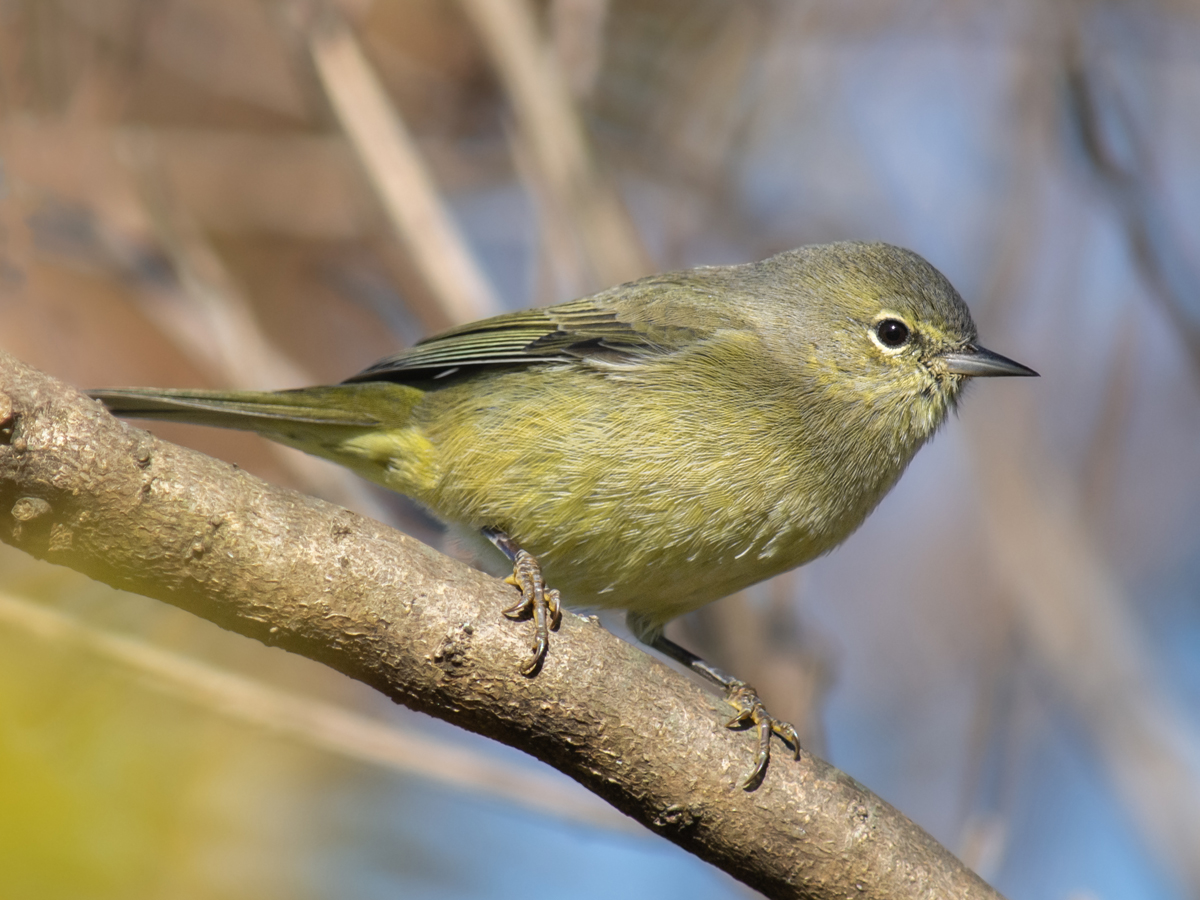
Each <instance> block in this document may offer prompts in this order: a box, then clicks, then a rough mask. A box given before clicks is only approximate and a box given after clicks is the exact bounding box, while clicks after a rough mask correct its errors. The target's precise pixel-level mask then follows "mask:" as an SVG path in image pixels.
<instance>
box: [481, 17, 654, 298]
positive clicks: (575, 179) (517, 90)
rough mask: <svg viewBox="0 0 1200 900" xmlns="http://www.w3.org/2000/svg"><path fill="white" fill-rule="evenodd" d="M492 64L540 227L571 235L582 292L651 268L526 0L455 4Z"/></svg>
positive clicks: (614, 282) (626, 279)
mask: <svg viewBox="0 0 1200 900" xmlns="http://www.w3.org/2000/svg"><path fill="white" fill-rule="evenodd" d="M461 2H462V7H463V10H464V12H466V14H467V17H468V18H469V19H470V20H471V23H472V24H473V25H474V26H475V29H476V31H478V33H479V36H480V38H481V39H482V41H483V44H484V46H485V47H486V48H487V50H488V53H489V54H490V55H491V57H492V59H493V60H494V62H495V65H496V71H497V74H498V75H499V76H500V79H501V81H502V82H503V83H504V86H505V88H506V89H507V91H508V95H509V98H510V99H511V101H512V104H513V108H514V110H515V111H516V119H517V135H516V136H515V137H514V139H515V140H517V141H520V142H521V143H522V144H523V145H524V147H525V148H526V150H527V152H528V155H529V160H530V164H529V165H526V166H524V167H523V168H522V174H523V175H524V176H525V177H527V178H534V179H536V183H535V185H534V189H535V193H537V194H539V195H540V197H541V200H542V202H541V204H540V206H541V207H542V212H543V215H544V216H545V215H547V214H549V218H548V220H547V221H546V222H544V223H543V227H545V228H557V229H565V230H566V233H568V234H571V235H573V236H574V237H575V240H576V244H577V252H578V254H579V260H580V264H581V265H582V266H583V267H584V268H585V270H587V271H588V274H589V276H590V282H591V283H590V284H585V285H582V286H581V288H582V289H581V291H580V292H587V291H589V290H596V289H597V288H601V287H604V286H606V285H610V284H617V283H619V282H622V281H629V280H630V279H633V278H637V277H639V276H641V275H645V274H647V272H648V271H649V270H650V266H649V263H648V261H647V258H646V254H645V252H644V250H643V249H642V245H641V241H640V240H639V238H638V236H637V231H636V229H635V228H634V226H633V222H632V220H631V219H630V217H629V214H628V213H627V212H626V210H625V207H624V206H623V205H622V203H621V200H620V198H619V197H618V195H617V193H616V191H614V190H613V189H612V187H611V186H610V185H609V184H608V183H607V182H606V181H605V180H604V179H603V178H602V177H601V176H600V174H599V172H598V171H597V169H596V166H595V163H594V161H593V159H592V155H591V152H590V149H589V147H588V140H587V135H586V133H585V131H584V127H583V122H582V120H581V119H580V116H579V113H578V111H577V110H576V108H575V104H574V102H573V101H572V99H571V95H570V92H569V90H568V87H567V80H566V78H565V77H564V76H563V74H562V72H561V70H560V68H559V66H558V64H557V62H556V60H555V58H554V52H553V48H552V46H551V44H550V42H549V41H547V40H545V39H543V38H542V36H541V34H540V33H539V29H538V23H537V20H536V18H535V16H534V11H533V8H532V7H531V5H530V4H529V3H528V0H461Z"/></svg>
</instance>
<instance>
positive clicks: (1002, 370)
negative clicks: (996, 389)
mask: <svg viewBox="0 0 1200 900" xmlns="http://www.w3.org/2000/svg"><path fill="white" fill-rule="evenodd" d="M942 361H943V362H945V364H946V369H947V370H948V371H950V372H953V373H954V374H955V375H971V376H973V377H981V376H982V377H987V376H996V375H1033V376H1037V372H1035V371H1033V369H1031V368H1029V366H1023V365H1021V364H1020V363H1019V362H1017V361H1016V360H1012V359H1009V358H1008V357H1007V356H1001V355H1000V354H999V353H993V352H992V351H991V350H986V349H984V348H983V347H979V346H977V345H975V344H967V346H965V347H962V348H960V349H958V350H951V351H950V352H949V353H943V354H942Z"/></svg>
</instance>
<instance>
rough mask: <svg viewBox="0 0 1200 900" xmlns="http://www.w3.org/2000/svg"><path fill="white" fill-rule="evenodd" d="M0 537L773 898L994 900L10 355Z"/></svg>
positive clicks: (634, 664)
mask: <svg viewBox="0 0 1200 900" xmlns="http://www.w3.org/2000/svg"><path fill="white" fill-rule="evenodd" d="M0 509H2V510H5V511H6V514H5V515H4V516H3V517H0V539H3V540H4V541H5V542H7V543H10V544H12V545H13V546H16V547H18V548H20V549H23V550H25V551H27V552H29V553H31V554H33V555H35V556H38V557H40V558H43V559H47V560H49V561H51V562H54V563H58V564H61V565H67V566H70V567H71V568H74V569H77V570H78V571H81V572H84V573H85V574H88V575H90V576H91V577H93V578H97V579H98V580H101V581H104V582H106V583H108V584H111V585H114V586H116V587H120V588H124V589H126V590H133V591H136V592H138V593H143V594H146V595H147V596H151V597H156V598H158V599H161V600H164V601H166V602H169V603H172V604H174V605H176V606H179V607H181V608H184V609H187V610H190V611H192V612H194V613H196V614H197V615H200V616H203V617H204V618H207V619H210V620H211V621H213V622H215V623H217V624H218V625H221V626H222V627H225V628H229V629H231V630H234V631H237V632H239V633H241V634H244V635H247V636H250V637H254V638H256V639H258V640H261V641H263V642H264V643H267V644H271V645H276V646H280V647H283V648H285V649H288V650H291V651H293V652H296V653H300V654H302V655H304V656H307V657H309V658H312V659H315V660H318V661H320V662H323V663H325V664H326V665H329V666H331V667H333V668H335V669H337V670H339V671H341V672H344V673H345V674H347V675H349V676H351V677H352V678H356V679H358V680H360V681H363V682H364V683H366V684H369V685H371V686H373V687H375V688H377V689H378V690H380V691H382V692H383V693H385V694H386V695H387V696H389V697H391V698H392V699H394V700H396V701H397V702H400V703H404V704H405V705H408V706H411V707H413V708H414V709H419V710H424V711H426V712H429V713H431V714H433V715H435V716H438V717H440V718H443V719H446V720H447V721H450V722H453V723H455V724H458V725H461V726H463V727H465V728H469V729H471V730H473V731H477V732H479V733H481V734H485V735H488V736H490V737H494V738H496V739H497V740H500V741H503V742H504V743H507V744H510V745H512V746H515V747H519V748H521V749H523V750H525V751H526V752H528V753H531V754H532V755H534V756H536V757H538V758H539V759H542V760H543V761H545V762H547V763H549V764H551V765H553V766H555V767H556V768H558V769H560V770H561V771H563V772H565V773H566V774H568V775H570V776H571V777H572V778H575V779H576V780H578V781H580V782H581V783H582V784H583V785H584V786H586V787H588V788H589V789H591V790H592V791H594V792H595V793H597V794H598V795H600V796H601V797H602V798H604V799H606V800H608V801H609V802H610V803H612V804H613V805H614V806H616V807H617V808H618V809H620V810H621V811H623V812H625V813H626V814H628V815H630V816H632V817H633V818H634V819H636V820H637V821H639V822H641V823H642V824H644V825H646V826H647V827H648V828H650V829H652V830H653V831H656V832H657V833H659V834H661V835H663V836H664V837H667V838H668V839H670V840H672V841H674V842H675V843H677V844H679V845H680V846H681V847H683V848H685V849H687V850H689V851H691V852H692V853H695V854H696V855H698V856H700V857H701V858H702V859H705V860H708V861H709V862H711V863H713V864H714V865H716V866H718V867H720V868H722V869H724V870H725V871H727V872H729V873H730V874H731V875H733V876H734V877H736V878H739V879H741V880H742V881H744V882H746V883H747V884H749V885H751V886H752V887H755V888H757V889H759V890H760V891H762V892H764V893H765V894H767V895H768V896H771V897H797V898H799V897H804V898H835V897H836V898H844V897H846V896H878V897H888V898H907V897H912V898H917V897H921V898H927V897H957V898H968V900H969V898H995V897H996V896H997V895H996V894H995V892H994V891H992V890H991V889H990V888H989V887H988V886H987V885H986V884H984V883H983V882H982V881H981V880H980V879H979V878H978V877H977V876H976V875H974V874H973V873H971V872H970V871H969V870H967V869H966V868H965V867H964V866H962V864H961V863H959V862H958V861H957V860H956V859H954V857H953V856H951V855H950V854H949V853H948V852H947V851H946V850H945V849H943V848H942V847H940V846H939V845H938V844H937V843H936V842H935V841H934V840H933V839H932V838H930V837H929V836H928V835H927V834H926V833H925V832H923V831H922V830H921V829H920V828H918V827H917V826H915V825H914V824H913V823H911V822H909V821H908V820H907V819H905V818H904V817H903V816H902V815H900V814H899V813H898V812H897V811H896V810H894V809H893V808H892V807H890V806H889V805H888V804H886V803H884V802H883V801H882V800H880V799H879V798H877V797H875V796H874V795H872V794H871V793H870V792H869V791H867V790H866V789H864V788H863V787H862V786H861V785H859V784H857V783H856V782H855V781H854V780H853V779H851V778H849V777H847V776H846V775H844V774H842V773H841V772H838V771H837V770H836V769H833V768H832V767H830V766H829V765H827V764H826V763H824V762H821V761H820V760H818V759H816V758H814V757H812V756H810V755H807V754H805V755H804V757H803V759H801V760H800V761H798V762H793V761H791V760H790V759H788V758H786V757H785V756H784V755H782V754H781V755H779V757H778V758H777V760H776V761H775V762H774V763H773V764H772V765H771V767H770V769H769V770H768V772H767V776H766V780H765V782H764V783H763V784H762V785H761V786H760V787H759V788H758V789H757V790H756V791H754V792H746V791H743V790H741V789H740V788H739V787H738V783H739V780H740V778H741V777H742V775H743V773H744V771H745V769H746V768H747V767H748V766H749V764H750V761H751V759H752V757H753V755H754V750H755V747H754V744H755V741H754V739H753V737H752V736H751V735H749V734H746V733H740V732H732V731H729V730H727V729H725V728H724V727H723V720H724V718H725V715H727V713H725V714H723V713H722V711H721V710H720V708H719V707H720V705H721V704H720V703H719V702H718V701H717V699H716V698H715V697H713V696H711V695H709V694H707V693H706V692H704V691H703V690H701V689H700V688H699V687H698V686H696V685H695V684H693V683H692V682H691V681H690V680H688V679H687V678H686V677H684V676H683V675H681V674H678V673H675V672H673V671H671V670H668V669H666V668H665V667H664V666H662V665H661V664H660V663H658V662H656V661H655V660H653V659H652V658H650V657H649V656H647V655H646V654H644V653H642V652H641V651H640V650H638V649H636V648H634V647H632V646H630V645H628V644H625V643H624V642H622V641H620V640H617V639H616V638H614V637H613V636H612V635H610V634H608V633H607V632H606V631H604V630H603V629H602V628H599V627H597V626H596V625H595V624H592V623H591V622H589V621H588V620H585V619H581V618H579V617H576V616H571V615H568V616H566V617H565V618H564V621H563V624H562V628H561V629H560V631H559V632H558V634H557V635H556V636H555V639H554V646H553V649H552V651H551V653H550V656H549V658H548V660H547V663H546V666H545V667H544V668H543V669H542V671H541V672H540V673H539V674H538V675H537V677H535V678H525V677H522V676H521V675H520V674H518V672H517V665H516V661H518V660H520V659H521V658H522V657H523V655H524V654H525V653H527V652H528V646H527V644H528V640H529V631H528V628H526V627H521V626H519V625H516V624H514V623H512V622H509V621H508V620H506V619H505V618H504V617H503V616H501V615H500V614H499V610H500V609H501V608H502V607H503V606H504V605H506V604H508V603H510V602H511V600H512V597H511V593H510V589H508V588H506V587H504V586H503V585H502V584H501V583H500V582H497V581H495V580H493V579H490V578H488V577H487V576H485V575H483V574H482V573H479V572H476V571H474V570H472V569H469V568H467V567H466V566H463V565H461V564H458V563H455V562H454V561H452V560H449V559H447V558H446V557H443V556H441V555H440V554H438V553H436V552H434V551H433V550H431V549H430V548H428V547H425V546H424V545H422V544H420V543H418V542H416V541H414V540H412V539H411V538H407V537H406V536H404V535H402V534H399V533H397V532H394V531H391V530H390V529H388V528H386V527H385V526H383V525H380V524H379V523H377V522H373V521H371V520H369V519H364V518H362V517H360V516H357V515H354V514H353V513H350V512H347V511H346V510H342V509H339V508H337V507H334V506H331V505H329V504H327V503H324V502H322V501H319V500H316V499H313V498H310V497H306V496H303V495H300V494H296V493H295V492H292V491H288V490H283V489H280V488H273V487H271V486H269V485H267V484H265V483H264V482H262V481H259V480H258V479H256V478H254V477H252V476H250V475H248V474H246V473H245V472H243V471H240V470H238V469H236V468H234V467H232V466H229V465H227V464H225V463H221V462H218V461H216V460H213V459H210V458H208V457H205V456H202V455H201V454H197V453H195V452H192V451H189V450H184V449H182V448H179V447H176V446H173V445H171V444H168V443H165V442H163V441H159V440H157V439H155V438H153V437H152V436H150V435H149V434H147V433H146V432H143V431H140V430H138V429H135V428H132V427H130V426H128V425H125V424H123V423H120V422H118V421H116V420H115V419H113V418H112V417H110V416H109V415H108V414H107V413H105V412H104V411H103V410H102V409H100V407H99V406H98V404H96V403H94V402H92V401H90V400H87V399H85V398H83V397H82V396H80V395H79V394H78V393H77V392H75V391H73V390H72V389H70V388H68V387H66V386H65V385H62V384H60V383H58V382H55V381H53V380H52V379H50V378H47V377H46V376H44V375H41V374H40V373H38V372H36V371H34V370H32V369H30V368H29V367H27V366H25V365H23V364H21V363H19V362H18V361H16V360H14V359H13V358H12V357H10V356H8V355H7V354H0Z"/></svg>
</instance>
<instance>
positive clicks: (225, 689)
mask: <svg viewBox="0 0 1200 900" xmlns="http://www.w3.org/2000/svg"><path fill="white" fill-rule="evenodd" d="M0 623H2V624H3V625H4V626H6V627H8V628H16V629H20V630H21V631H24V632H26V633H28V634H31V635H34V636H36V637H38V638H40V639H41V640H44V641H51V642H54V643H55V644H57V645H60V646H66V645H69V646H71V647H72V648H73V649H77V650H82V651H84V652H87V653H92V654H95V655H96V656H99V657H101V658H103V659H106V660H108V661H110V662H113V663H116V664H117V665H120V666H123V667H126V668H128V669H129V670H131V671H132V672H134V673H136V674H138V675H140V676H141V683H142V684H144V685H145V686H147V687H149V688H150V689H152V690H156V691H162V692H166V693H170V694H173V695H175V696H177V697H181V698H183V699H184V700H187V701H188V702H191V703H195V704H198V705H200V706H203V707H204V708H206V709H210V710H213V711H215V712H217V713H220V714H221V715H224V716H228V717H230V718H234V719H238V720H240V721H242V722H246V723H248V724H249V725H252V726H254V727H256V728H264V729H267V730H269V731H273V732H276V733H278V734H280V735H284V736H286V737H289V738H294V739H296V740H300V741H303V742H304V743H306V744H308V745H310V746H312V747H315V748H317V749H319V750H325V751H328V752H331V753H337V754H340V755H342V756H346V757H349V758H350V759H356V760H360V761H362V762H366V763H370V764H372V765H380V766H386V767H388V768H390V769H395V770H397V771H400V772H403V773H404V774H406V775H417V776H420V777H423V778H431V779H433V780H435V781H439V782H441V783H443V784H445V785H448V786H449V787H452V788H456V789H458V790H465V791H475V792H478V793H480V794H483V795H485V796H491V797H496V798H500V799H503V800H506V801H508V802H511V803H515V804H517V805H518V806H522V807H525V808H527V809H531V810H534V811H535V812H539V813H544V814H549V815H553V816H558V817H560V818H564V819H567V820H569V821H572V822H580V823H586V824H588V825H591V826H594V827H600V828H607V829H616V830H618V831H630V832H637V833H640V834H644V833H645V832H644V831H643V830H642V829H641V828H640V827H638V826H637V825H636V824H635V823H634V822H633V820H632V819H629V818H628V817H626V816H623V815H621V814H620V813H618V812H617V811H616V810H614V809H613V808H612V807H611V806H608V805H607V804H605V803H602V802H600V801H599V800H597V799H596V797H595V796H593V795H592V794H589V793H587V792H586V791H584V790H582V789H581V788H578V787H577V786H574V785H569V784H564V783H563V781H562V780H561V779H557V778H550V777H547V776H546V775H544V774H542V773H541V772H539V771H537V770H536V769H528V768H523V767H516V766H512V765H508V764H507V763H504V762H502V761H501V760H499V759H495V758H493V757H490V756H488V757H485V756H482V755H480V754H479V753H476V752H474V751H473V750H471V749H469V748H467V747H462V746H457V745H455V744H450V743H447V742H446V741H441V740H438V739H436V738H433V737H427V736H423V735H419V734H416V733H414V732H412V731H405V730H402V729H399V728H396V727H394V726H391V725H388V724H387V723H385V722H382V721H379V720H377V719H373V718H370V717H368V716H365V715H361V714H359V713H354V712H348V711H346V710H345V709H343V708H342V707H340V706H335V705H333V704H331V703H324V702H321V701H319V700H316V699H314V698H312V697H305V696H302V695H299V694H295V693H292V692H289V691H284V690H280V689H279V688H276V687H272V686H271V685H268V684H265V683H263V682H261V681H258V680H256V679H252V678H247V677H244V676H241V675H235V674H233V673H231V672H229V671H227V670H225V669H218V668H216V667H214V666H210V665H206V664H205V663H202V662H199V661H198V660H194V659H188V658H187V657H184V656H181V655H180V654H178V653H172V652H170V651H168V650H164V649H162V648H159V647H155V646H153V645H151V644H148V643H146V642H144V641H140V640H137V639H134V638H129V637H124V636H121V635H117V634H113V633H110V632H106V631H103V630H100V629H97V628H95V627H92V626H89V625H87V624H85V623H83V622H81V621H80V620H78V619H76V618H74V617H72V616H67V615H64V614H62V613H59V612H54V611H53V610H49V609H45V608H43V607H41V606H39V605H37V604H35V603H31V602H29V601H27V600H22V599H20V598H18V597H14V596H11V595H8V594H4V593H0Z"/></svg>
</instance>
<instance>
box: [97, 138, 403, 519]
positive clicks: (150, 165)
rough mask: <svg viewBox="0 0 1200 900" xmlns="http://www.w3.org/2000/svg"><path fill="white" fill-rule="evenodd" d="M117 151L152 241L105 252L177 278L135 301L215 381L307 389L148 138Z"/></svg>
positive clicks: (343, 478)
mask: <svg viewBox="0 0 1200 900" xmlns="http://www.w3.org/2000/svg"><path fill="white" fill-rule="evenodd" d="M122 151H123V152H122V155H123V156H124V158H125V161H126V164H127V165H128V167H129V169H130V171H131V172H132V173H133V175H134V180H135V181H136V183H137V185H138V187H139V189H140V192H141V199H142V201H143V202H144V204H145V209H146V210H147V212H148V219H149V222H150V223H151V224H152V226H153V227H154V230H155V235H154V236H155V238H157V240H156V241H153V243H151V241H150V240H149V239H148V236H146V235H139V234H135V233H131V232H127V231H118V230H116V229H112V228H110V229H108V230H107V231H106V234H107V236H108V243H109V245H110V249H112V250H113V252H114V253H115V254H116V255H118V256H119V257H120V258H123V259H124V261H125V262H126V264H127V266H128V268H129V269H130V270H134V269H136V267H137V266H138V264H139V259H140V258H141V257H144V256H145V255H146V254H147V253H148V252H149V250H148V248H149V247H152V246H157V247H161V248H163V249H164V250H165V251H166V253H167V255H168V256H169V258H170V260H171V263H172V270H173V272H174V275H175V278H177V279H178V281H176V280H175V278H171V279H166V280H160V281H157V282H155V281H151V280H146V279H143V283H142V284H141V288H142V289H141V290H140V291H138V292H137V294H136V296H137V298H138V299H139V301H140V305H141V307H142V309H143V311H144V312H145V314H146V316H147V317H148V318H150V319H151V320H152V321H154V322H155V323H156V324H157V325H158V326H159V328H160V329H161V330H162V331H163V333H164V334H167V335H169V336H170V337H171V338H172V340H173V341H174V342H175V344H176V345H177V346H178V347H179V348H180V350H182V351H183V352H184V353H185V354H186V355H187V356H188V357H189V358H191V359H192V360H193V361H194V362H195V363H196V364H198V365H199V366H200V367H201V368H202V369H204V370H205V371H207V372H208V373H209V375H210V376H211V377H212V379H213V381H214V382H215V383H217V384H222V385H229V386H232V387H238V388H247V389H258V390H270V389H273V388H284V387H301V386H304V385H306V384H311V383H312V382H313V379H312V378H311V377H310V376H309V375H308V374H307V373H306V372H305V371H304V369H303V368H302V367H300V366H297V365H296V364H295V363H293V362H292V361H291V360H290V359H288V358H287V357H286V356H285V355H284V354H282V353H281V352H280V351H279V350H278V349H276V347H275V345H274V344H273V342H272V341H271V340H270V339H269V338H268V337H267V336H266V334H264V333H263V331H262V329H261V328H260V327H259V325H258V322H257V320H256V319H255V316H254V314H253V312H252V310H251V309H250V307H249V305H248V303H247V302H246V300H245V298H244V297H243V295H242V292H241V291H240V289H239V288H238V286H237V284H236V283H235V281H234V279H233V278H232V276H231V275H230V274H229V272H228V270H227V269H226V267H225V264H224V263H223V262H222V260H221V258H220V256H219V255H218V254H217V253H216V251H215V250H214V249H213V248H212V247H211V246H210V244H209V243H208V241H207V239H206V238H205V236H204V234H203V232H201V231H200V229H199V228H197V227H196V225H195V223H194V222H193V221H192V219H191V216H190V215H188V213H187V211H186V210H184V209H183V208H182V207H181V206H180V205H179V204H178V203H176V202H174V198H173V197H172V196H171V192H170V189H169V187H168V186H167V181H166V178H165V177H164V175H163V172H162V169H161V164H160V161H159V159H158V153H157V148H156V145H155V142H154V139H153V136H152V135H151V134H149V133H143V134H133V133H129V134H126V135H125V136H124V139H123V148H122ZM280 451H283V452H280ZM272 452H273V453H274V454H275V455H276V456H277V457H278V458H279V459H280V461H281V462H282V463H283V464H284V465H285V466H286V467H287V468H288V470H289V471H291V472H292V473H294V474H295V475H297V476H298V477H300V479H301V480H302V482H303V483H304V484H306V485H309V486H310V487H311V488H312V490H314V491H315V492H316V493H318V494H320V495H321V496H324V497H326V498H328V499H330V500H332V501H333V502H335V503H342V504H344V505H347V506H351V507H353V508H355V509H358V510H360V511H361V512H363V513H364V514H366V515H369V516H372V517H374V518H377V519H383V520H387V519H389V518H390V513H389V512H388V510H386V509H385V508H384V507H383V506H382V505H381V504H380V503H379V501H377V500H376V499H375V498H374V496H372V494H371V493H370V492H369V491H368V490H367V488H366V486H365V485H364V484H363V483H362V482H361V481H359V480H358V479H356V478H355V477H354V476H352V475H348V473H346V472H344V471H342V470H340V469H338V468H336V467H333V466H329V465H326V464H324V463H322V462H321V461H320V460H316V459H313V458H312V457H309V456H306V455H304V454H303V453H299V452H297V451H294V450H290V449H289V448H285V447H279V448H278V449H276V447H275V446H274V445H272Z"/></svg>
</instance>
